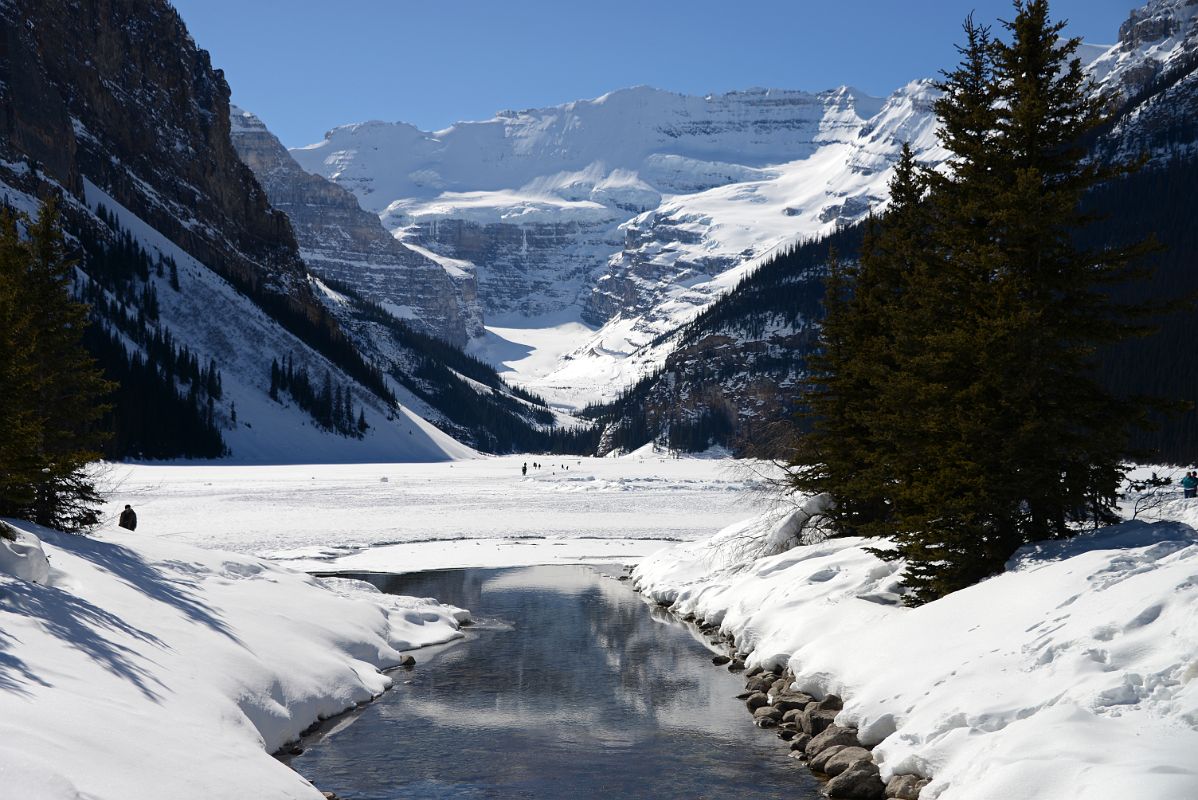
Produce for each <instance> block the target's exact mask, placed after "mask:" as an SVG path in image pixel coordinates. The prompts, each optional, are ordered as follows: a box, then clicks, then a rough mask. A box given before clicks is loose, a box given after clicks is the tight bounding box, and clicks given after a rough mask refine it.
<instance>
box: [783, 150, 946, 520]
mask: <svg viewBox="0 0 1198 800" xmlns="http://www.w3.org/2000/svg"><path fill="white" fill-rule="evenodd" d="M924 191H925V182H924V177H923V176H922V174H921V172H920V170H919V168H918V165H917V164H916V162H915V157H914V154H913V152H912V151H911V148H910V147H909V146H906V145H904V146H903V149H902V153H901V155H900V159H899V163H898V165H897V166H896V169H895V174H894V177H893V179H892V180H891V182H890V192H891V205H890V208H889V210H888V211H887V213H886V216H885V218H884V220H882V222H881V224H880V225H879V224H876V223H875V222H874V221H872V220H871V222H870V224H869V227H868V230H867V232H866V236H865V240H864V242H863V244H862V250H861V256H860V263H859V264H858V265H855V266H854V265H848V266H846V265H842V264H841V263H840V261H839V259H838V258H837V256H836V254H835V251H833V252H832V254H831V259H830V260H831V264H830V266H829V275H828V279H827V285H826V294H825V299H824V307H825V317H824V321H823V324H822V329H821V338H820V350H819V352H818V353H816V354H815V355H814V356H813V357H812V358H811V359H810V360H809V369H810V378H809V380H808V382H807V410H806V416H807V417H808V419H809V422H810V426H811V428H810V431H809V432H808V433H807V434H806V435H805V436H803V437H802V438H801V439H800V449H799V452H798V454H797V458H796V462H797V463H796V467H797V469H795V470H794V472H793V477H792V483H793V486H794V488H795V489H797V490H799V491H804V492H810V493H818V492H826V493H828V494H829V495H831V497H832V498H833V500H834V501H835V506H834V509H833V510H832V511H831V512H830V516H831V517H832V520H833V522H834V529H835V530H836V531H837V532H839V533H841V534H845V535H849V534H852V535H874V534H880V533H886V532H888V529H887V527H886V526H887V525H888V524H889V520H890V516H891V514H892V504H891V502H890V500H889V498H888V497H887V496H886V489H887V487H888V486H889V485H890V484H891V482H892V480H893V477H894V475H895V473H896V470H897V456H899V455H901V453H899V452H898V449H899V448H900V447H903V446H911V444H912V443H911V442H910V441H909V440H910V438H911V437H910V435H909V428H907V427H906V425H905V419H900V418H897V417H896V415H901V416H902V417H904V418H905V417H907V416H910V415H911V414H912V413H913V409H914V406H911V405H908V404H910V403H914V402H917V401H919V400H920V399H921V398H920V397H919V396H918V393H910V392H908V394H910V395H911V396H908V397H899V395H900V394H902V392H903V390H908V389H909V388H910V387H909V386H907V385H900V384H899V381H900V380H901V379H902V378H903V377H904V375H903V370H904V368H907V367H908V366H909V364H904V363H902V362H901V361H900V358H901V357H902V356H904V355H905V356H907V361H909V360H910V355H911V354H910V352H909V351H910V348H909V347H907V346H905V345H904V343H902V342H900V341H898V340H897V339H896V337H897V336H898V334H899V333H900V329H901V328H902V326H903V324H904V323H905V322H906V321H905V320H904V318H903V316H902V313H903V310H904V306H910V305H911V304H910V303H909V302H908V303H904V299H905V298H907V296H908V294H909V287H910V283H911V281H912V280H913V273H914V272H915V270H917V269H918V268H919V267H920V261H919V258H920V254H919V250H918V248H919V246H920V243H921V242H922V240H923V238H924V237H925V236H926V232H927V231H926V228H927V220H926V212H925V210H924V206H923V203H922V199H923V194H924Z"/></svg>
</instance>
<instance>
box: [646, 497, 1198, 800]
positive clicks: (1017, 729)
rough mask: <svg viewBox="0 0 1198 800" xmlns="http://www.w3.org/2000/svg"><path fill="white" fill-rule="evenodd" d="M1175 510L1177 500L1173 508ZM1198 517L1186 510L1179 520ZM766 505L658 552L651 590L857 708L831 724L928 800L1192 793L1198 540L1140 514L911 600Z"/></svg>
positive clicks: (855, 550)
mask: <svg viewBox="0 0 1198 800" xmlns="http://www.w3.org/2000/svg"><path fill="white" fill-rule="evenodd" d="M1174 505H1175V507H1176V506H1180V505H1181V501H1177V502H1176V503H1175V504H1174ZM1187 513H1188V512H1187ZM788 524H789V525H791V526H792V530H790V531H788V532H786V533H787V534H793V533H794V531H793V526H794V524H795V519H794V517H793V516H792V515H791V514H789V513H787V512H785V511H780V512H773V513H771V514H767V515H765V516H763V517H759V518H757V519H755V520H750V521H749V522H746V523H739V524H737V525H734V526H731V527H729V528H727V529H725V530H724V531H722V532H721V533H719V534H717V535H716V536H714V537H712V538H710V539H708V540H705V541H699V542H691V543H685V544H680V545H677V546H674V547H673V548H670V549H667V550H664V551H661V552H660V553H657V554H655V555H653V556H650V557H649V558H647V559H646V560H645V561H643V562H642V563H641V564H640V566H638V567H637V569H636V571H635V573H634V576H633V579H634V581H635V582H636V585H637V586H638V587H639V588H640V589H641V590H642V591H643V592H645V593H646V594H647V595H648V596H649V597H650V598H652V599H654V600H656V601H658V602H662V603H667V604H670V605H671V606H672V608H673V609H674V611H676V612H677V613H679V614H695V615H696V616H697V617H699V618H701V619H705V620H708V621H712V622H716V623H718V624H720V626H721V629H722V630H723V631H725V632H727V633H731V634H733V635H735V637H736V641H737V646H738V648H739V649H741V650H745V651H748V650H751V651H752V656H751V657H750V658H749V664H750V665H752V664H757V663H764V664H766V665H770V664H775V663H786V664H788V665H789V666H790V668H791V669H792V670H793V672H794V674H795V675H796V688H798V689H800V690H803V691H807V692H810V693H812V694H814V695H815V696H817V697H822V696H823V695H825V694H827V693H835V694H839V695H841V696H843V697H844V698H845V707H844V710H843V711H842V712H841V713H840V715H839V716H838V717H837V723H838V724H841V725H850V726H854V727H857V728H858V729H859V736H860V738H861V740H862V741H863V742H864V743H865V744H867V745H870V746H873V747H874V750H873V752H874V759H875V761H877V762H878V763H879V765H880V767H881V771H882V775H883V779H887V778H889V777H890V776H892V775H896V774H917V775H921V776H924V777H931V778H932V782H931V784H930V785H929V786H928V787H927V788H926V789H925V790H924V792H923V794H921V798H923V800H954V799H957V798H960V799H964V800H1010V799H1011V798H1020V800H1030V799H1031V798H1044V799H1045V800H1048V799H1049V798H1051V800H1068V798H1078V800H1081V798H1086V800H1100V799H1102V798H1110V800H1123V799H1124V798H1128V797H1136V798H1144V799H1145V800H1184V798H1192V797H1198V759H1196V757H1195V753H1198V680H1196V678H1198V661H1195V660H1194V659H1195V653H1198V625H1195V609H1196V608H1198V533H1196V532H1195V530H1194V529H1193V528H1192V527H1190V526H1189V525H1187V524H1185V523H1182V522H1176V521H1163V522H1157V523H1155V524H1150V523H1147V522H1142V521H1136V522H1127V523H1124V524H1122V525H1117V526H1115V527H1111V528H1106V529H1103V530H1099V531H1096V532H1092V533H1088V534H1084V535H1082V536H1079V537H1078V538H1076V539H1074V540H1071V541H1066V542H1047V543H1043V544H1039V545H1034V546H1029V547H1026V548H1024V549H1022V550H1020V551H1019V552H1018V553H1017V554H1016V555H1015V557H1014V558H1013V559H1012V561H1011V562H1010V564H1008V568H1007V571H1006V572H1005V573H1004V574H1002V575H999V576H997V577H995V578H992V579H990V580H987V581H983V582H982V583H980V584H978V585H976V586H973V587H971V588H969V589H965V590H963V591H959V592H956V593H954V594H951V595H949V596H947V597H945V598H942V599H940V600H937V601H935V602H933V603H929V604H927V605H925V606H922V607H919V608H914V609H912V608H906V607H903V606H902V605H900V604H899V595H898V594H897V593H896V592H897V581H898V577H899V576H898V572H899V570H900V567H901V565H900V564H896V563H888V562H885V561H882V560H880V559H878V558H877V557H875V556H873V555H870V554H869V553H867V552H865V550H864V549H863V545H865V544H866V542H864V541H863V540H860V539H837V540H830V541H827V542H824V543H822V544H813V545H805V546H798V547H794V548H793V549H790V550H786V551H785V552H782V553H780V554H778V555H772V556H767V557H760V558H759V557H757V556H756V554H757V553H760V552H763V551H764V552H768V551H769V550H768V549H767V543H768V542H770V541H771V539H773V540H774V542H775V543H776V541H777V540H778V539H780V538H785V537H779V536H778V535H777V534H778V532H779V530H780V529H781V528H783V527H785V526H786V525H788Z"/></svg>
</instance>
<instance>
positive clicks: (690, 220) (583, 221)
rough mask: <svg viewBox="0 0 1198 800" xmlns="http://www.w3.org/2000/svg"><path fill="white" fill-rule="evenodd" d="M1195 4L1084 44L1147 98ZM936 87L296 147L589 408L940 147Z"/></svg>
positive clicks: (541, 381) (523, 365) (559, 393)
mask: <svg viewBox="0 0 1198 800" xmlns="http://www.w3.org/2000/svg"><path fill="white" fill-rule="evenodd" d="M1196 16H1198V12H1196V11H1195V6H1194V5H1193V3H1191V2H1189V0H1153V2H1151V3H1149V4H1148V5H1146V6H1145V7H1143V8H1142V9H1138V10H1137V11H1135V12H1133V14H1132V16H1131V18H1130V19H1129V20H1128V21H1127V22H1126V23H1125V24H1124V25H1123V26H1122V28H1121V30H1120V31H1119V38H1118V42H1117V43H1116V44H1115V45H1113V46H1104V45H1084V46H1083V47H1082V50H1081V52H1080V53H1079V55H1080V56H1081V58H1082V60H1083V62H1084V63H1086V64H1087V65H1088V68H1089V69H1091V70H1092V74H1093V76H1094V77H1095V78H1096V79H1097V80H1098V81H1099V83H1100V85H1101V87H1102V88H1103V89H1111V90H1117V91H1119V92H1120V93H1122V94H1123V96H1125V97H1130V96H1132V95H1134V93H1135V91H1136V90H1137V89H1139V88H1140V87H1142V86H1144V85H1145V84H1146V83H1147V82H1148V81H1150V80H1151V79H1152V78H1153V77H1155V76H1157V75H1159V74H1161V73H1162V72H1164V71H1167V70H1169V69H1173V68H1176V67H1177V66H1178V65H1181V64H1183V63H1184V62H1185V61H1186V59H1187V58H1192V57H1193V54H1194V50H1195V47H1194V45H1195V36H1196V35H1195V33H1194V28H1195V26H1194V19H1195V17H1196ZM1111 33H1112V37H1111V38H1112V39H1114V38H1115V36H1114V34H1115V32H1114V31H1112V32H1111ZM934 98H935V90H934V88H933V87H932V86H931V82H930V81H915V82H913V83H911V84H909V85H907V86H904V87H901V88H899V89H898V90H897V91H895V92H894V94H892V95H891V96H890V97H888V98H874V97H869V96H866V95H864V94H863V93H861V92H859V91H856V90H854V89H851V88H848V87H842V88H839V89H835V90H831V91H826V92H821V93H818V94H813V93H806V92H801V91H791V90H777V89H768V90H767V89H754V90H748V91H743V92H732V93H729V94H724V95H712V96H708V97H688V96H683V95H678V94H673V93H670V92H665V91H659V90H655V89H650V88H646V87H638V88H634V89H624V90H620V91H616V92H612V93H610V94H607V95H604V96H603V97H600V98H597V99H594V100H584V101H577V102H573V103H567V104H565V105H561V106H556V107H552V108H541V109H528V110H524V111H505V112H501V113H499V114H497V115H496V116H495V117H494V118H493V119H490V120H484V121H477V122H463V123H459V124H457V125H454V126H452V127H450V128H447V129H445V130H441V131H433V132H429V131H420V130H418V129H416V128H415V127H413V126H411V125H406V124H403V123H384V122H367V123H363V124H358V125H347V126H344V127H340V128H336V129H334V130H332V131H330V132H329V133H328V134H327V135H326V138H325V139H324V141H322V142H319V143H317V144H314V145H311V146H309V147H304V148H299V149H297V150H294V151H293V155H294V156H295V158H296V160H297V161H299V163H300V164H301V165H302V166H303V167H304V168H305V169H307V170H309V171H312V172H315V173H318V174H320V175H323V176H325V177H328V178H330V179H331V180H334V181H336V182H337V183H339V184H340V185H342V186H344V187H346V188H348V189H350V190H352V191H353V192H354V193H355V194H356V195H357V196H358V198H359V199H360V201H361V202H362V204H363V207H365V208H367V209H369V210H372V211H375V212H376V213H378V214H379V215H380V216H381V218H382V219H383V221H384V223H385V224H386V226H387V227H388V228H389V229H391V230H392V231H393V233H394V234H395V235H396V236H397V237H399V238H401V239H402V240H404V241H406V242H409V243H411V244H413V245H415V246H418V247H420V248H422V249H423V250H424V251H426V252H428V253H429V254H430V255H432V256H434V257H437V258H442V259H445V261H446V263H452V264H453V265H455V266H456V267H457V268H460V269H465V270H468V271H472V272H474V273H475V275H476V277H477V283H478V291H479V300H480V303H481V304H482V306H483V309H484V314H485V320H484V321H485V323H486V326H487V328H488V334H487V336H486V337H484V338H483V339H481V340H477V341H476V342H475V343H474V345H473V349H474V352H476V353H478V354H479V355H481V356H483V357H485V358H488V359H489V360H491V361H492V363H495V364H496V365H497V366H498V367H500V368H501V369H502V370H506V372H505V375H506V376H507V377H509V378H512V379H514V380H517V381H519V382H520V383H523V384H525V385H528V386H531V387H532V388H534V389H535V390H536V391H538V392H539V393H541V394H543V395H546V396H548V397H550V398H551V399H554V400H556V401H558V402H561V403H563V404H565V405H572V406H578V405H581V404H583V403H585V402H586V401H587V400H590V399H597V398H601V397H611V396H612V395H614V394H615V393H616V392H618V391H619V390H620V389H621V388H623V387H624V386H627V385H628V384H629V383H630V382H631V381H632V380H633V379H635V378H636V377H639V376H640V375H642V374H644V373H645V372H647V371H649V370H651V369H653V368H654V367H656V366H658V365H660V364H661V363H662V360H663V359H664V358H665V355H666V354H668V353H669V351H670V347H669V345H668V343H666V344H663V343H662V341H661V340H660V338H659V337H660V336H661V335H662V334H663V333H666V332H668V331H670V330H673V329H674V328H676V327H677V326H678V325H679V324H681V323H683V322H685V321H687V320H688V319H690V318H691V317H693V316H694V315H695V314H696V313H697V312H698V311H700V310H702V309H703V308H705V307H706V306H708V305H709V304H710V303H711V302H712V301H713V300H714V299H715V298H717V297H718V296H720V295H721V294H723V293H725V292H727V291H728V290H730V289H731V288H732V287H733V286H735V284H736V283H737V281H738V280H739V279H740V278H741V277H742V276H743V275H745V274H746V273H747V272H749V271H751V270H753V269H754V268H755V267H756V266H757V265H759V264H760V263H762V262H763V261H764V260H766V258H767V257H768V255H769V254H770V253H771V252H772V251H774V250H775V249H776V248H777V247H779V246H780V245H784V244H786V243H792V242H795V241H796V240H799V239H802V238H806V237H811V236H815V235H818V234H822V233H826V232H828V231H829V230H831V229H832V228H833V227H835V226H837V225H840V224H844V223H846V222H852V221H855V220H859V219H861V218H862V217H863V216H864V215H865V214H867V213H868V211H869V210H870V209H871V208H872V209H875V210H876V209H878V208H880V207H881V206H883V205H884V204H885V202H886V183H887V181H888V179H889V177H890V166H891V164H892V163H893V161H894V159H895V157H896V154H897V152H898V149H899V147H900V145H901V144H902V143H903V142H910V143H911V144H912V146H913V147H914V148H915V150H916V153H917V156H918V158H919V159H920V160H922V161H924V162H926V163H933V164H934V163H937V162H938V161H940V160H941V159H942V157H943V152H942V151H941V150H940V148H939V147H938V143H937V141H936V137H935V119H934V115H933V114H932V109H931V104H932V101H933V100H934ZM1157 105H1162V106H1165V108H1164V110H1165V111H1168V108H1167V107H1168V106H1169V103H1158V104H1157ZM1184 108H1188V106H1184V107H1183V113H1184ZM1158 116H1160V115H1159V114H1158ZM1174 116H1176V114H1174ZM1142 138H1144V141H1147V140H1148V139H1147V138H1146V137H1142Z"/></svg>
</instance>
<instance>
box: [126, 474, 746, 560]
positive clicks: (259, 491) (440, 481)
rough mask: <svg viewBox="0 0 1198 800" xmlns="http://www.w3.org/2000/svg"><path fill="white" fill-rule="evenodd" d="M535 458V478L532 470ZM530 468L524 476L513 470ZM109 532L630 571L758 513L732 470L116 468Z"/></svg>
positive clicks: (286, 556) (280, 551)
mask: <svg viewBox="0 0 1198 800" xmlns="http://www.w3.org/2000/svg"><path fill="white" fill-rule="evenodd" d="M534 461H535V462H540V463H542V464H543V466H542V467H541V468H540V469H534V468H532V464H533V462H534ZM525 463H527V464H528V465H529V472H528V475H527V476H523V475H522V474H521V467H522V465H524V464H525ZM105 483H106V484H108V486H107V487H105V488H107V489H108V490H109V494H110V503H109V505H108V507H107V508H106V509H105V511H106V513H107V514H108V515H109V521H108V522H107V523H106V524H107V525H110V526H111V525H115V518H116V516H117V514H118V513H119V510H120V509H121V508H123V506H124V504H125V503H130V504H132V505H133V507H134V508H135V509H136V511H137V513H138V517H139V525H138V529H137V533H138V534H144V535H146V536H152V537H155V538H167V539H175V540H178V541H183V542H188V543H191V544H195V545H198V546H201V547H219V548H222V549H228V550H234V551H237V552H240V553H246V554H251V555H256V556H263V557H267V558H271V559H276V560H281V561H287V562H289V563H292V564H294V566H296V567H297V568H300V569H309V570H329V569H340V570H374V571H385V572H408V571H412V570H419V569H442V568H451V567H501V566H518V565H523V564H537V563H578V562H587V561H602V562H609V563H610V562H627V561H629V560H636V559H637V558H639V557H640V556H643V555H645V554H646V553H649V552H652V551H654V550H656V549H659V548H660V547H662V546H663V545H664V544H667V543H668V542H670V541H678V540H688V539H696V538H699V537H702V536H709V535H711V534H712V533H714V532H716V531H717V530H719V529H720V528H723V527H724V526H726V525H728V524H730V523H732V522H735V521H737V520H740V519H744V518H745V517H748V516H751V515H752V514H754V513H756V511H757V510H759V507H760V498H755V497H754V496H753V495H752V493H751V491H750V490H751V489H752V487H753V486H755V485H757V484H758V483H759V480H758V478H757V477H756V476H755V475H753V474H752V473H751V472H750V471H748V469H747V468H746V467H745V466H744V464H743V463H738V464H734V463H733V462H730V461H722V460H704V459H693V458H692V459H671V458H667V457H664V456H656V455H648V456H645V457H626V458H620V459H596V458H583V459H579V458H577V457H575V458H571V459H565V458H563V457H560V456H558V457H553V456H523V455H521V456H510V457H500V458H483V459H477V460H472V461H455V462H446V463H438V464H361V465H301V466H295V465H288V466H227V465H218V466H173V465H172V466H163V465H125V464H118V465H113V466H112V467H111V468H110V472H109V475H108V476H107V478H106V480H105Z"/></svg>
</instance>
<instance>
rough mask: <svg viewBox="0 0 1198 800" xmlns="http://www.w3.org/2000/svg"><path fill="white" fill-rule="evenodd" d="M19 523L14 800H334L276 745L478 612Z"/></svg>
mask: <svg viewBox="0 0 1198 800" xmlns="http://www.w3.org/2000/svg"><path fill="white" fill-rule="evenodd" d="M11 522H12V524H13V525H14V526H16V527H17V529H18V530H19V533H18V537H19V538H18V541H17V542H10V541H8V540H3V541H0V800H51V799H52V800H109V799H111V800H118V799H119V800H137V798H145V800H163V798H171V800H187V799H188V798H196V799H197V800H199V798H213V797H253V798H255V800H267V799H269V798H279V799H280V800H282V798H287V799H288V800H292V799H294V798H305V797H311V798H314V800H319V798H320V797H321V794H320V792H318V791H317V790H316V789H314V788H313V787H312V786H311V785H309V784H308V783H307V782H306V781H304V780H303V779H302V778H301V777H300V776H299V775H297V774H296V773H294V772H292V771H291V770H290V769H289V768H287V767H285V766H283V765H282V764H281V763H279V762H278V761H276V760H275V759H274V758H272V757H271V755H270V754H271V753H272V752H273V751H275V750H276V749H278V748H279V747H280V746H281V745H283V744H285V743H286V742H288V741H291V740H293V739H295V738H296V737H297V736H298V735H299V733H300V732H301V731H302V730H304V729H305V728H306V727H308V726H309V725H310V724H311V723H313V722H314V721H316V720H317V719H318V718H322V717H328V716H332V715H334V714H336V713H338V712H341V711H343V710H345V709H347V708H350V707H352V706H354V705H355V704H358V703H361V702H363V701H366V700H369V699H370V698H371V697H374V696H376V695H378V694H379V693H380V692H382V691H383V690H384V689H386V688H387V687H388V686H389V685H390V683H391V678H389V677H388V676H387V675H385V674H383V673H382V672H380V671H379V670H380V669H384V668H386V667H389V666H394V665H395V664H396V663H397V662H398V660H399V658H400V656H401V652H400V651H405V650H411V649H413V648H417V647H422V646H426V645H430V644H435V643H440V642H445V641H448V640H451V639H454V638H456V637H459V636H461V633H460V632H459V630H458V628H459V624H460V622H462V621H464V620H465V619H467V613H466V612H465V611H462V610H461V609H456V608H453V607H450V606H445V605H441V604H439V603H436V602H434V601H432V600H421V599H416V598H403V597H395V596H390V595H382V594H379V593H378V592H377V591H374V590H373V588H372V587H369V586H368V585H366V584H362V583H359V582H356V581H345V580H335V581H328V582H322V581H319V580H317V579H315V578H311V577H308V576H306V575H304V574H302V573H299V572H294V571H292V570H289V569H286V568H283V567H280V566H276V565H272V564H270V563H268V562H265V561H262V560H260V559H256V558H253V557H248V556H244V555H238V554H234V553H231V552H227V551H221V550H204V549H199V548H196V547H193V546H190V545H187V544H181V543H179V542H177V541H169V540H166V541H164V540H155V539H152V538H149V537H146V536H142V535H139V534H127V533H123V532H122V533H116V532H105V533H104V534H103V535H102V537H100V538H88V537H82V536H72V535H68V534H62V533H58V532H55V531H50V530H47V529H44V528H39V527H37V526H34V525H31V524H28V523H21V522H16V521H11ZM39 540H40V548H39ZM41 552H44V553H45V557H46V559H48V566H49V570H48V571H47V570H46V569H45V567H46V562H45V561H43V560H42V558H41V556H40V553H41ZM39 563H40V566H39ZM18 575H20V576H22V577H17V576H18ZM28 578H33V580H28ZM38 581H40V582H38Z"/></svg>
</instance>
